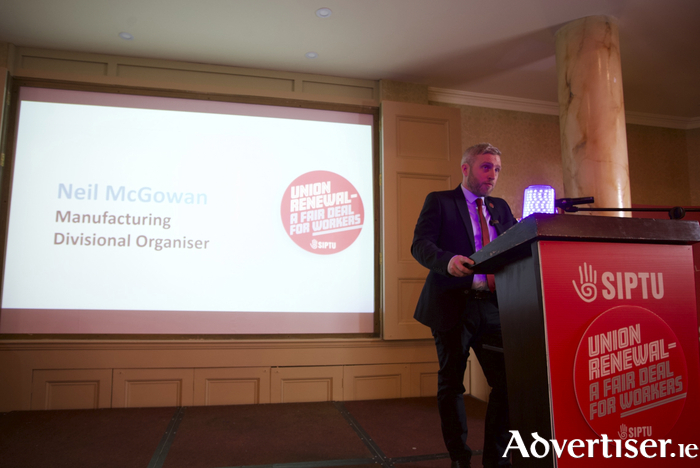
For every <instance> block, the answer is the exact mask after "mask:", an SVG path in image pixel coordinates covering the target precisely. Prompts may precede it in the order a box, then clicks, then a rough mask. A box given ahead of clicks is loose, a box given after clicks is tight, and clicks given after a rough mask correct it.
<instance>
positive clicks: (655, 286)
mask: <svg viewBox="0 0 700 468" xmlns="http://www.w3.org/2000/svg"><path fill="white" fill-rule="evenodd" d="M578 274H579V282H578V283H577V282H576V280H571V284H573V285H574V290H575V291H576V294H578V297H579V298H581V300H582V301H584V302H589V303H590V302H593V301H595V300H596V298H597V297H598V285H597V283H598V271H596V270H594V269H593V265H589V264H588V263H586V262H584V263H583V266H579V267H578ZM600 280H601V283H602V284H601V296H602V297H603V299H605V300H608V301H611V300H614V299H618V300H633V299H643V300H647V299H651V298H654V299H657V300H660V299H663V297H664V275H663V273H661V272H658V273H655V272H645V271H641V272H629V271H625V272H622V271H618V272H611V271H604V272H603V273H602V274H601V275H600Z"/></svg>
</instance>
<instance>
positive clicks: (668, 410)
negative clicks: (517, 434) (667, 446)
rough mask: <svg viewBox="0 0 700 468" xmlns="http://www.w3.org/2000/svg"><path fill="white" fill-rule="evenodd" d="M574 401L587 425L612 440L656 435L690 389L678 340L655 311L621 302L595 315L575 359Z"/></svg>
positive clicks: (667, 426) (675, 415) (669, 421)
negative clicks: (620, 304) (621, 304)
mask: <svg viewBox="0 0 700 468" xmlns="http://www.w3.org/2000/svg"><path fill="white" fill-rule="evenodd" d="M574 388H575V390H576V400H577V401H578V405H579V408H580V410H581V413H582V414H583V417H584V418H585V419H586V422H588V425H589V426H590V427H591V429H593V431H595V432H596V433H597V434H598V435H602V434H606V435H607V436H608V437H610V438H611V439H622V440H625V439H637V440H639V439H651V438H654V439H660V438H663V437H664V436H665V435H666V434H668V432H669V431H670V430H671V429H672V428H673V426H674V425H675V424H676V422H677V421H678V417H679V416H680V414H681V411H683V407H684V405H685V400H686V396H687V392H688V368H687V365H686V360H685V354H684V353H683V348H682V346H681V343H680V341H679V340H678V338H677V337H676V334H675V333H674V332H673V330H672V329H671V327H670V326H669V325H668V324H667V323H666V322H665V321H664V320H663V319H662V318H661V317H659V316H658V315H656V314H654V313H653V312H651V311H650V310H647V309H645V308H643V307H638V306H630V305H624V306H619V307H613V308H612V309H610V310H608V311H606V312H604V313H602V314H601V315H599V316H598V317H597V318H596V319H595V320H594V321H593V322H592V323H591V324H590V325H589V327H588V329H587V330H586V332H585V333H584V334H583V337H582V338H581V341H580V343H579V346H578V350H577V351H576V359H575V361H574Z"/></svg>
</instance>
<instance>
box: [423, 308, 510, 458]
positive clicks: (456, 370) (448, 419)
mask: <svg viewBox="0 0 700 468" xmlns="http://www.w3.org/2000/svg"><path fill="white" fill-rule="evenodd" d="M433 337H434V338H435V346H436V348H437V354H438V361H439V363H440V371H439V372H438V410H439V412H440V421H441V425H442V436H443V439H444V441H445V446H446V447H447V451H448V452H449V454H450V458H451V459H452V460H469V459H471V455H472V450H471V448H470V447H469V446H468V445H467V416H466V413H465V410H464V396H463V394H464V392H465V391H466V390H465V388H464V384H463V381H464V371H465V369H466V367H467V358H468V357H469V348H472V349H473V350H474V354H476V357H477V359H478V360H479V364H481V367H482V368H483V370H484V375H485V376H486V380H487V381H488V384H489V386H491V388H492V390H491V394H490V396H489V403H488V407H487V410H486V422H485V428H484V451H483V455H482V460H483V464H484V466H485V467H496V466H511V465H510V459H509V458H503V457H502V455H503V453H504V452H505V449H506V447H507V446H508V442H509V440H510V433H509V432H508V429H509V423H508V392H507V386H506V373H505V361H504V357H503V353H502V352H499V351H494V350H493V349H492V348H493V347H496V348H501V349H502V347H503V340H502V338H501V320H500V317H499V314H498V303H497V301H496V298H495V296H494V297H493V298H491V299H475V298H467V299H466V303H465V310H464V313H463V315H462V319H461V321H460V322H459V323H458V324H457V325H456V326H455V327H453V328H452V329H450V330H448V331H444V332H441V331H437V330H433ZM484 345H486V346H484Z"/></svg>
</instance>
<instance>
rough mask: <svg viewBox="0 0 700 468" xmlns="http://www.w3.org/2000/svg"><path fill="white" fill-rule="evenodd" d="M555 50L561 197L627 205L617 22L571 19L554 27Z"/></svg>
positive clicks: (601, 18) (599, 18)
mask: <svg viewBox="0 0 700 468" xmlns="http://www.w3.org/2000/svg"><path fill="white" fill-rule="evenodd" d="M556 48H557V52H556V53H557V56H556V57H557V73H558V76H559V128H560V134H561V149H562V162H563V169H564V192H565V194H564V196H565V197H586V196H593V197H595V203H594V204H593V205H590V206H591V207H598V208H601V207H605V208H629V207H630V206H631V205H630V203H631V199H630V184H629V168H628V161H627V136H626V130H625V108H624V102H623V98H622V73H621V68H620V40H619V35H618V27H617V20H616V19H614V18H611V17H607V16H589V17H586V18H581V19H579V20H576V21H573V22H571V23H569V24H567V25H566V26H564V27H562V28H561V29H559V31H557V34H556ZM587 213H589V214H596V215H608V216H627V215H626V214H623V213H616V212H600V213H591V212H587Z"/></svg>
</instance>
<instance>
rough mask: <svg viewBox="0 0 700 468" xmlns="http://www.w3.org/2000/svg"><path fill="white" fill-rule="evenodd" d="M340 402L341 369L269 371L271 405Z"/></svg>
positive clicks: (286, 368) (305, 368) (326, 367)
mask: <svg viewBox="0 0 700 468" xmlns="http://www.w3.org/2000/svg"><path fill="white" fill-rule="evenodd" d="M342 400H343V368H342V366H321V367H279V368H275V369H272V384H271V391H270V401H271V402H272V403H299V402H307V401H342Z"/></svg>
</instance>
